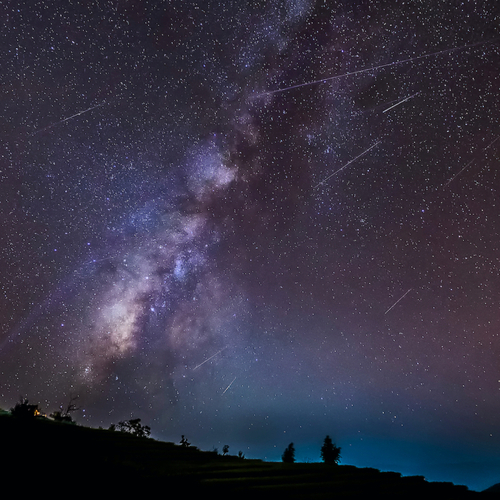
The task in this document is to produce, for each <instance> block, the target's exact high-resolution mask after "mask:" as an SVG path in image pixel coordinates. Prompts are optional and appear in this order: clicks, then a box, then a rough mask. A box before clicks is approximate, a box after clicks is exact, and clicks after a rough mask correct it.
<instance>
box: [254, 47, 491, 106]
mask: <svg viewBox="0 0 500 500" xmlns="http://www.w3.org/2000/svg"><path fill="white" fill-rule="evenodd" d="M497 40H498V38H495V39H493V40H486V41H484V42H476V43H471V44H469V45H462V46H461V47H455V48H452V49H444V50H439V51H437V52H432V53H431V54H422V55H420V56H415V57H409V58H408V59H401V60H400V61H393V62H390V63H386V64H379V65H378V66H370V67H369V68H363V69H358V70H356V71H350V72H349V73H343V74H342V75H334V76H328V77H326V78H321V79H320V80H313V81H310V82H305V83H298V84H297V85H290V86H289V87H284V88H282V89H276V90H268V91H267V92H262V93H260V94H258V95H257V96H256V97H261V96H265V95H271V94H278V93H279V92H286V91H288V90H292V89H297V88H299V87H307V86H309V85H316V84H319V83H326V82H327V81H329V80H336V79H339V78H346V77H348V76H353V75H360V74H361V73H367V72H369V71H374V70H376V69H382V68H388V67H389V66H395V65H398V64H407V63H410V62H413V61H419V60H421V59H426V58H428V57H434V56H438V55H440V54H447V53H450V52H454V51H457V50H465V49H470V48H472V47H477V46H478V45H485V44H487V43H492V42H495V41H497Z"/></svg>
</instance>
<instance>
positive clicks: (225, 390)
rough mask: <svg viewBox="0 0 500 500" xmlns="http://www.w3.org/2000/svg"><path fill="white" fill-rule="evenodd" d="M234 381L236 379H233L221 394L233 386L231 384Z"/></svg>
mask: <svg viewBox="0 0 500 500" xmlns="http://www.w3.org/2000/svg"><path fill="white" fill-rule="evenodd" d="M235 380H236V377H234V378H233V380H232V381H231V383H230V384H229V385H228V386H227V387H226V388H225V389H224V392H223V393H222V394H225V393H226V391H227V390H228V389H229V388H230V387H231V386H232V385H233V382H234V381H235Z"/></svg>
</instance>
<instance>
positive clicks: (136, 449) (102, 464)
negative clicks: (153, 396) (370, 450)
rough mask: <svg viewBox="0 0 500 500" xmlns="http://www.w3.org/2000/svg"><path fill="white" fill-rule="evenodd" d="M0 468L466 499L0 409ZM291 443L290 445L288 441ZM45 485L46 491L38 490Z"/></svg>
mask: <svg viewBox="0 0 500 500" xmlns="http://www.w3.org/2000/svg"><path fill="white" fill-rule="evenodd" d="M0 442H1V443H2V455H1V456H2V458H1V471H2V474H3V477H5V478H15V477H25V478H27V480H29V487H30V489H31V490H33V491H74V490H75V489H77V490H79V491H80V490H82V491H83V490H86V489H89V490H90V491H93V492H96V491H98V492H99V493H100V494H102V495H113V497H115V496H119V495H126V496H127V498H130V497H132V496H133V495H140V496H141V497H142V496H144V495H145V494H153V493H155V492H156V491H157V489H158V488H161V491H162V492H163V493H165V495H169V494H170V495H171V494H174V492H175V491H177V490H178V489H179V490H182V492H183V494H184V495H186V494H187V495H191V496H193V498H194V496H197V495H201V494H203V495H204V496H205V495H210V494H213V495H218V496H220V495H233V496H234V498H248V499H250V498H256V497H257V498H259V500H261V499H267V498H269V499H271V498H272V499H275V498H284V497H286V498H287V500H288V499H299V498H315V499H322V498H325V499H326V498H340V499H341V498H370V497H372V496H373V495H374V494H375V493H383V495H384V496H385V497H386V498H418V497H422V498H426V496H428V497H429V498H432V496H433V495H434V496H435V497H439V498H453V499H460V498H471V497H473V496H478V495H479V496H482V495H483V494H479V493H476V492H470V491H468V489H467V487H465V486H456V485H453V484H452V483H429V482H427V481H425V480H424V478H423V477H421V476H413V477H401V475H400V474H398V473H394V472H380V471H378V470H376V469H359V468H356V467H353V466H348V465H338V466H336V467H325V465H324V464H322V463H307V464H304V463H280V462H263V461H261V460H247V459H242V458H239V457H236V456H229V455H226V456H222V455H215V454H214V453H212V452H209V451H208V452H204V451H200V450H198V449H197V448H196V447H194V446H183V445H176V444H173V443H166V442H161V441H156V440H154V439H151V438H146V437H137V436H135V435H133V434H130V433H125V432H116V431H115V432H113V431H109V430H104V429H91V428H88V427H83V426H80V425H66V424H63V423H58V422H54V421H52V420H49V419H45V418H33V419H29V420H26V419H19V418H15V417H13V416H11V415H1V414H0ZM292 446H293V445H292ZM44 488H51V490H48V489H47V490H44Z"/></svg>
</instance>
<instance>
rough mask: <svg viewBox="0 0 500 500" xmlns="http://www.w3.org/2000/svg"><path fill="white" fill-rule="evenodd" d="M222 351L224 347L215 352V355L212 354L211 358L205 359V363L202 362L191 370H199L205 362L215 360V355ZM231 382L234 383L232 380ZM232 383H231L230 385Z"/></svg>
mask: <svg viewBox="0 0 500 500" xmlns="http://www.w3.org/2000/svg"><path fill="white" fill-rule="evenodd" d="M224 349H225V347H223V348H222V349H221V350H220V351H217V352H216V353H215V354H212V356H210V357H209V358H207V359H206V360H205V361H202V362H201V363H200V364H199V365H197V366H195V367H194V368H193V370H196V368H199V367H200V366H201V365H204V364H205V363H206V362H207V361H210V360H211V359H212V358H215V356H217V354H219V353H221V352H222V351H223V350H224ZM233 382H234V380H233ZM233 382H231V384H232V383H233Z"/></svg>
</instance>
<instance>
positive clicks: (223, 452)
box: [222, 444, 229, 455]
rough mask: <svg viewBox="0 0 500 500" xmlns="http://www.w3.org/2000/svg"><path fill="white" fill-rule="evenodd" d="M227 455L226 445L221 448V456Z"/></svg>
mask: <svg viewBox="0 0 500 500" xmlns="http://www.w3.org/2000/svg"><path fill="white" fill-rule="evenodd" d="M228 453H229V445H228V444H225V445H224V446H223V447H222V454H223V455H227V454H228Z"/></svg>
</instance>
